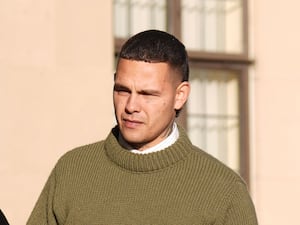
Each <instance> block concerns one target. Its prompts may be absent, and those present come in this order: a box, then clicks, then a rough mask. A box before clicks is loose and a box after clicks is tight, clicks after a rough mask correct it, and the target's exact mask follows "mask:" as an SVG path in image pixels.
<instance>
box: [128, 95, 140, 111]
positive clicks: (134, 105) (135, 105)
mask: <svg viewBox="0 0 300 225" xmlns="http://www.w3.org/2000/svg"><path fill="white" fill-rule="evenodd" d="M125 111H126V113H130V114H131V113H135V112H139V111H140V102H139V99H138V95H135V94H133V93H132V94H131V95H130V96H129V97H128V99H127V103H126V107H125Z"/></svg>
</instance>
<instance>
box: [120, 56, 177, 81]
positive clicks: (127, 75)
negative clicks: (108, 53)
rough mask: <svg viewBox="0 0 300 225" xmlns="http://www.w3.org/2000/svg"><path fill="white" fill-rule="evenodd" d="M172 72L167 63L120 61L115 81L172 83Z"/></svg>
mask: <svg viewBox="0 0 300 225" xmlns="http://www.w3.org/2000/svg"><path fill="white" fill-rule="evenodd" d="M173 73H174V72H173V71H172V70H171V68H170V66H169V64H168V63H164V62H159V63H149V62H144V61H135V60H128V59H120V60H119V62H118V66H117V70H116V77H115V81H116V82H117V81H118V82H132V81H137V82H139V83H147V82H172V80H173V77H174V74H173Z"/></svg>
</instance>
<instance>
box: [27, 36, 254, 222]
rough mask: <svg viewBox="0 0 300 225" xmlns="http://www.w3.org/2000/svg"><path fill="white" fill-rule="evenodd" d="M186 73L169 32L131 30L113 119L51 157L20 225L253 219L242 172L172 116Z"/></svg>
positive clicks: (185, 91) (183, 93)
mask: <svg viewBox="0 0 300 225" xmlns="http://www.w3.org/2000/svg"><path fill="white" fill-rule="evenodd" d="M188 75H189V67H188V57H187V53H186V50H185V47H184V45H183V44H182V43H181V42H179V41H178V40H177V39H176V38H175V37H174V36H172V35H170V34H168V33H165V32H162V31H157V30H148V31H144V32H141V33H139V34H137V35H135V36H133V37H132V38H130V39H129V40H128V41H127V42H126V43H125V44H124V46H123V47H122V50H121V52H120V56H119V60H118V64H117V69H116V73H115V77H114V81H115V83H114V90H113V101H114V108H115V115H116V119H117V126H116V127H115V128H113V129H112V131H111V133H110V134H109V135H108V137H107V138H106V139H105V140H103V141H100V142H97V143H94V144H90V145H87V146H83V147H80V148H77V149H75V150H72V151H70V152H68V153H67V154H65V155H64V156H63V157H62V158H61V159H60V160H59V161H58V163H57V165H56V166H55V168H54V170H53V171H52V173H51V175H50V177H49V179H48V181H47V183H46V185H45V187H44V189H43V191H42V193H41V195H40V197H39V200H38V202H37V204H36V206H35V208H34V210H33V212H32V214H31V216H30V218H29V220H28V223H27V224H28V225H35V224H36V225H38V224H39V225H40V224H49V225H57V224H59V225H62V224H72V225H76V224H78V225H83V224H89V225H92V224H95V225H96V224H112V225H116V224H132V225H134V224H164V225H168V224H185V225H189V224H190V225H191V224H193V225H196V224H202V225H204V224H216V225H217V224H218V225H221V224H227V225H256V224H257V220H256V215H255V210H254V207H253V204H252V201H251V199H250V197H249V194H248V191H247V188H246V185H245V184H244V182H243V181H242V180H241V178H240V177H239V176H238V175H237V174H235V173H234V172H233V171H232V170H230V169H229V168H227V167H226V166H224V165H223V164H222V163H220V162H219V161H218V160H216V159H214V158H213V157H211V156H209V155H208V154H207V153H205V152H203V151H201V150H200V149H198V148H197V147H195V146H193V145H192V144H191V142H190V141H189V139H188V137H187V135H186V133H185V131H184V130H183V129H182V128H181V127H179V126H177V125H176V123H175V122H174V121H175V118H176V116H177V115H178V114H179V112H180V110H181V109H182V107H183V106H184V104H185V102H186V101H187V98H188V95H189V91H190V85H189V83H188Z"/></svg>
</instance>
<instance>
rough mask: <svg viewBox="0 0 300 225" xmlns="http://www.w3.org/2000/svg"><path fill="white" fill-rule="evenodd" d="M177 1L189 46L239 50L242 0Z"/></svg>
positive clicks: (241, 40)
mask: <svg viewBox="0 0 300 225" xmlns="http://www.w3.org/2000/svg"><path fill="white" fill-rule="evenodd" d="M181 5H182V7H181V13H182V38H183V42H184V43H186V47H187V48H188V49H189V50H198V51H199V50H201V51H207V52H221V53H236V54H238V53H243V0H182V4H181Z"/></svg>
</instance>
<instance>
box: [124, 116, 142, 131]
mask: <svg viewBox="0 0 300 225" xmlns="http://www.w3.org/2000/svg"><path fill="white" fill-rule="evenodd" d="M123 123H124V125H125V127H127V128H131V129H133V128H136V127H138V126H139V125H141V124H143V122H141V121H139V120H134V119H128V118H124V119H123Z"/></svg>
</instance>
